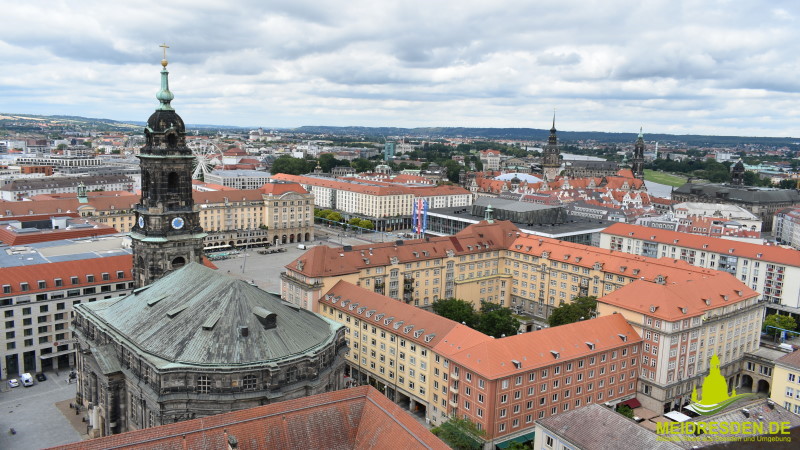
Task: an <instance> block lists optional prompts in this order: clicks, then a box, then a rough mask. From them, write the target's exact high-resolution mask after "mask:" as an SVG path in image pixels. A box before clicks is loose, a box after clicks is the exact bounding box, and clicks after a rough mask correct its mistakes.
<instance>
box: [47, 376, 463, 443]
mask: <svg viewBox="0 0 800 450" xmlns="http://www.w3.org/2000/svg"><path fill="white" fill-rule="evenodd" d="M231 439H233V440H234V441H236V442H238V445H239V448H243V449H249V448H263V449H290V448H307V449H323V448H327V449H376V450H378V449H384V448H392V449H408V450H411V449H436V450H449V448H450V447H448V446H447V445H445V444H444V442H442V441H441V440H439V438H437V437H436V436H434V435H433V433H431V432H430V431H428V429H427V428H425V426H424V425H422V424H420V423H419V422H417V421H416V420H415V419H414V418H413V417H412V416H411V415H410V414H409V413H408V412H407V411H405V410H404V409H403V408H401V407H400V406H398V405H396V404H394V403H393V402H392V401H391V400H389V399H388V398H387V397H386V396H385V395H383V394H381V393H380V392H378V391H377V390H376V389H374V388H373V387H371V386H361V387H356V388H351V389H344V390H340V391H334V392H327V393H324V394H318V395H312V396H309V397H303V398H298V399H295V400H286V401H282V402H278V403H273V404H271V405H265V406H259V407H257V408H250V409H245V410H241V411H235V412H230V413H225V414H218V415H215V416H210V417H204V418H201V419H194V420H187V421H184V422H179V423H174V424H169V425H162V426H160V427H153V428H145V429H142V430H138V431H132V432H128V433H122V434H116V435H112V436H106V437H103V438H98V439H89V440H85V441H79V442H75V443H72V444H68V445H65V446H61V447H56V448H60V449H85V450H91V449H106V448H131V449H134V448H153V449H156V448H157V449H176V450H177V449H185V448H190V449H225V448H229V447H228V443H229V442H230V441H231Z"/></svg>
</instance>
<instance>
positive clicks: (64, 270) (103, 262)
mask: <svg viewBox="0 0 800 450" xmlns="http://www.w3.org/2000/svg"><path fill="white" fill-rule="evenodd" d="M132 269H133V257H132V256H131V255H120V256H109V257H105V258H91V259H81V260H76V261H63V262H53V263H46V264H36V265H33V266H15V267H0V284H8V285H10V286H11V293H12V294H14V295H18V294H19V293H20V292H22V290H21V288H20V284H21V283H28V287H29V290H27V291H25V293H26V294H37V293H39V292H47V291H51V290H53V288H54V287H55V281H54V280H55V279H56V278H60V279H61V280H62V281H63V283H64V287H63V288H62V289H72V288H74V289H77V288H81V287H86V286H93V285H97V284H104V283H109V282H113V281H117V280H119V281H120V282H122V281H131V280H133V275H132V274H131V270H132ZM117 271H122V272H124V273H123V278H117ZM103 273H107V274H109V278H110V280H111V281H108V280H105V281H104V280H103V277H102V274H103ZM86 275H94V279H95V281H94V282H87V281H86V280H87V279H86ZM73 276H77V277H78V283H77V284H72V283H71V281H70V280H71V278H72V277H73ZM40 280H42V281H45V282H46V283H47V287H46V288H44V289H40V288H39V281H40Z"/></svg>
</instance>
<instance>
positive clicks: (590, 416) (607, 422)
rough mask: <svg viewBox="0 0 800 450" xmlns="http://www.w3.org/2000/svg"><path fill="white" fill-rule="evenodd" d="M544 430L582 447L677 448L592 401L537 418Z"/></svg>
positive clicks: (624, 449) (610, 449)
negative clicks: (570, 409) (575, 407)
mask: <svg viewBox="0 0 800 450" xmlns="http://www.w3.org/2000/svg"><path fill="white" fill-rule="evenodd" d="M538 422H539V425H541V426H542V427H543V428H545V429H546V430H548V431H550V432H551V433H555V434H557V435H558V436H559V437H561V438H562V439H565V440H567V441H569V443H571V444H573V445H575V446H577V448H580V449H582V450H627V449H630V450H634V449H636V450H640V449H658V450H677V449H679V448H680V447H679V446H678V445H676V444H673V443H672V442H667V441H658V440H657V439H658V435H656V434H655V433H653V432H652V431H649V430H647V429H646V428H644V427H642V426H640V425H639V424H637V423H636V422H634V421H633V420H630V419H628V418H626V417H624V416H623V415H622V414H618V413H617V412H615V411H612V410H610V409H608V408H606V407H603V406H600V405H598V404H596V403H592V404H590V405H587V406H585V407H583V408H579V409H575V410H572V411H569V412H565V413H563V414H558V415H555V416H551V417H548V418H546V419H540V420H538Z"/></svg>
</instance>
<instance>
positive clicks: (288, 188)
mask: <svg viewBox="0 0 800 450" xmlns="http://www.w3.org/2000/svg"><path fill="white" fill-rule="evenodd" d="M259 191H261V193H263V194H268V195H274V196H280V195H283V194H285V193H287V192H297V193H298V194H308V191H307V190H305V188H303V186H301V185H300V184H299V183H264V185H263V186H261V188H260V189H259Z"/></svg>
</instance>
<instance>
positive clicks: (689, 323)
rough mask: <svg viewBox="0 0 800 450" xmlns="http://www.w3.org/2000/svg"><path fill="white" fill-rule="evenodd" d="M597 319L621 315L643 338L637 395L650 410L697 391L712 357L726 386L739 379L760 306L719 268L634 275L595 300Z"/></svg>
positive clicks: (754, 343)
mask: <svg viewBox="0 0 800 450" xmlns="http://www.w3.org/2000/svg"><path fill="white" fill-rule="evenodd" d="M597 313H598V316H599V317H607V316H618V317H624V318H625V319H626V320H627V321H628V323H630V324H631V326H633V328H634V330H636V332H637V333H638V334H639V335H640V336H642V337H643V338H644V341H643V352H642V357H641V360H640V365H639V366H638V370H640V374H639V386H638V395H637V399H638V400H639V401H640V402H641V403H642V405H643V406H645V407H646V408H648V409H650V410H652V411H662V410H663V411H664V412H667V411H670V410H673V409H680V407H682V406H683V405H684V404H686V403H688V402H689V401H690V399H691V393H692V389H693V388H695V387H696V388H697V389H698V394H701V392H700V391H701V387H702V383H701V381H702V377H703V375H704V373H705V372H706V371H707V370H708V369H709V364H710V363H709V361H710V360H711V357H712V356H713V355H717V356H718V357H719V360H720V369H721V373H722V375H723V376H725V378H726V379H727V380H728V387H729V389H730V388H733V387H737V386H739V385H740V381H741V380H740V375H741V374H740V372H741V360H742V358H743V357H744V354H745V353H746V352H753V351H756V350H758V347H759V337H760V335H761V324H762V320H763V317H764V304H763V303H761V302H759V294H758V292H756V291H755V290H753V289H750V288H748V287H747V286H745V285H744V284H743V283H742V282H740V281H738V280H737V279H736V278H735V277H734V276H733V275H731V274H728V273H725V272H716V273H714V274H713V275H712V274H708V275H707V276H704V277H702V278H687V277H681V276H673V277H669V278H661V279H656V280H655V281H653V280H642V279H639V280H635V281H633V282H632V283H629V284H628V285H626V286H623V287H621V288H619V289H616V290H614V291H612V292H610V293H608V294H606V295H605V296H603V297H601V298H599V299H598V305H597Z"/></svg>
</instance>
